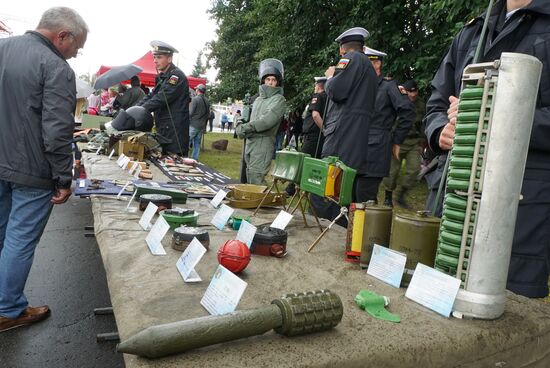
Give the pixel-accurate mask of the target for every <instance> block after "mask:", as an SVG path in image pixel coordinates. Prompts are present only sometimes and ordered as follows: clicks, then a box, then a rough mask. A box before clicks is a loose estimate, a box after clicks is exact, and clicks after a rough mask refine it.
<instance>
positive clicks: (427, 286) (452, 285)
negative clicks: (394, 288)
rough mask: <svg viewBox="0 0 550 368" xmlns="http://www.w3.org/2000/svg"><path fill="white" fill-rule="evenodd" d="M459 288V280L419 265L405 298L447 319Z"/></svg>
mask: <svg viewBox="0 0 550 368" xmlns="http://www.w3.org/2000/svg"><path fill="white" fill-rule="evenodd" d="M459 288H460V280H459V279H457V278H455V277H452V276H449V275H447V274H444V273H443V272H440V271H438V270H435V269H433V268H431V267H428V266H426V265H423V264H422V263H419V264H417V265H416V269H415V270H414V274H413V277H412V280H411V283H410V284H409V287H408V289H407V292H406V293H405V296H406V297H407V298H409V299H411V300H414V301H415V302H417V303H419V304H422V305H423V306H425V307H427V308H429V309H431V310H433V311H434V312H437V313H439V314H441V315H443V316H445V317H449V315H450V314H451V310H452V309H453V304H454V302H455V299H456V294H457V293H458V289H459Z"/></svg>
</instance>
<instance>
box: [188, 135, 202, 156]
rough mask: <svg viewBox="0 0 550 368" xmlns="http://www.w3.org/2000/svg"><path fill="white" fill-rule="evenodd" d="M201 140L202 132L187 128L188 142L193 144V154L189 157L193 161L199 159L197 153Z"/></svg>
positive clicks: (199, 149)
mask: <svg viewBox="0 0 550 368" xmlns="http://www.w3.org/2000/svg"><path fill="white" fill-rule="evenodd" d="M201 138H202V130H199V129H197V128H193V127H189V141H190V142H191V143H192V144H193V153H192V154H191V157H192V158H193V159H195V160H198V159H199V153H200V151H201Z"/></svg>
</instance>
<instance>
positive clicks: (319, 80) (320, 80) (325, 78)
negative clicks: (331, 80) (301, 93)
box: [313, 77, 327, 84]
mask: <svg viewBox="0 0 550 368" xmlns="http://www.w3.org/2000/svg"><path fill="white" fill-rule="evenodd" d="M313 79H315V83H320V84H324V83H325V82H326V81H327V77H315V78H313Z"/></svg>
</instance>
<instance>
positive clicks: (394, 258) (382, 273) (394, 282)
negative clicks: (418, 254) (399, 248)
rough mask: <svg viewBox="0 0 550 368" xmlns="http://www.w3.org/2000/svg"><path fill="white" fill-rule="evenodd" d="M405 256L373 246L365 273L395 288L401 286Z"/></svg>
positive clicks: (376, 245)
mask: <svg viewBox="0 0 550 368" xmlns="http://www.w3.org/2000/svg"><path fill="white" fill-rule="evenodd" d="M406 262H407V256H406V255H404V254H403V253H400V252H396V251H395V250H392V249H389V248H386V247H382V246H380V245H378V244H374V248H373V249H372V256H371V259H370V262H369V268H368V269H367V273H368V274H369V275H371V276H374V277H376V278H377V279H379V280H382V281H384V282H385V283H386V284H390V285H391V286H394V287H396V288H398V287H399V285H400V284H401V278H402V277H403V270H404V269H405V263H406Z"/></svg>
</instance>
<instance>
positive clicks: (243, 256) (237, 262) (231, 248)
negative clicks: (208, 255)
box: [218, 240, 250, 273]
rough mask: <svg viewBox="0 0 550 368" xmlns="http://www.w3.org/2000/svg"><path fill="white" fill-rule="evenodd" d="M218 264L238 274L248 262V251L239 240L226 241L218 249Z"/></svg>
mask: <svg viewBox="0 0 550 368" xmlns="http://www.w3.org/2000/svg"><path fill="white" fill-rule="evenodd" d="M218 262H220V264H221V265H222V266H224V267H225V268H227V269H228V270H229V271H231V272H234V273H239V272H241V271H242V270H244V269H245V268H246V266H248V263H249V262H250V250H248V247H247V246H246V244H245V243H243V242H242V241H240V240H228V241H226V242H225V243H224V244H223V245H222V246H221V247H220V249H218Z"/></svg>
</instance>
